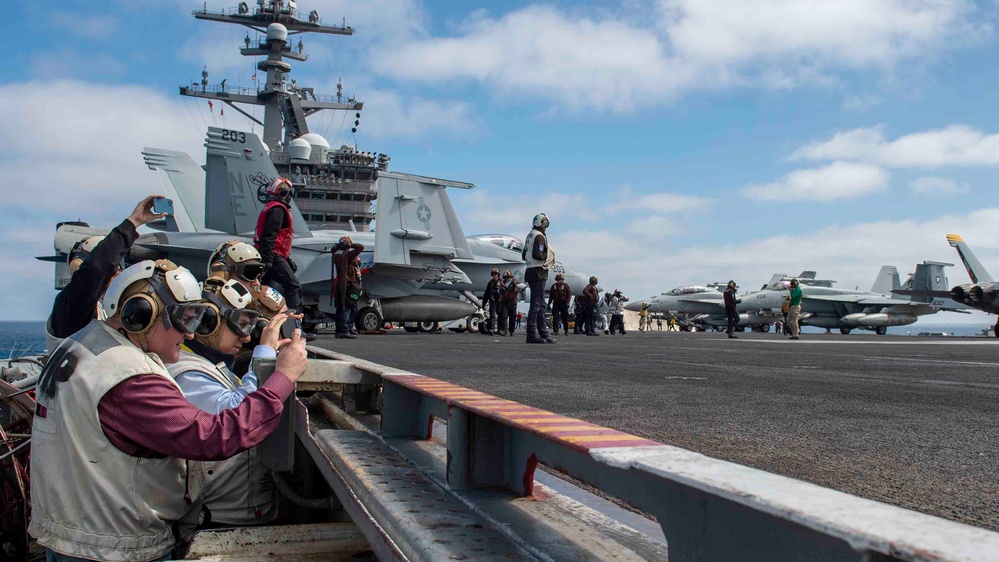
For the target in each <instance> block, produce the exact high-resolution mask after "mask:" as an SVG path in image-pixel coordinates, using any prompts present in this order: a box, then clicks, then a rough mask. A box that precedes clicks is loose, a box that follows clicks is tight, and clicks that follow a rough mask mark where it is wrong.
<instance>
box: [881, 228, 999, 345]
mask: <svg viewBox="0 0 999 562" xmlns="http://www.w3.org/2000/svg"><path fill="white" fill-rule="evenodd" d="M947 242H948V243H949V244H950V245H951V246H952V247H953V248H954V249H955V250H956V251H957V255H958V256H960V258H961V263H963V264H964V268H965V269H966V270H967V271H968V277H970V278H971V284H967V285H957V286H955V287H952V288H951V289H950V290H947V283H946V278H945V279H944V280H943V283H942V284H941V283H939V282H938V283H936V284H935V285H934V286H933V287H932V288H930V289H916V288H906V289H900V290H896V291H894V292H895V293H896V294H899V295H907V296H911V297H913V298H920V297H921V298H926V299H951V300H954V301H956V302H959V303H961V304H964V305H966V306H968V307H971V308H974V309H977V310H981V311H984V312H988V313H990V314H999V299H997V298H996V296H997V293H999V283H997V282H995V281H993V280H992V276H991V275H989V272H988V271H986V270H985V266H983V265H982V263H981V262H980V261H978V258H977V257H975V254H974V253H973V252H972V251H971V248H969V247H968V244H967V243H965V241H964V239H963V238H961V237H960V236H958V235H957V234H948V235H947ZM934 281H938V280H936V279H934ZM992 332H993V334H995V336H996V337H999V320H997V321H996V325H995V326H994V327H993V328H992Z"/></svg>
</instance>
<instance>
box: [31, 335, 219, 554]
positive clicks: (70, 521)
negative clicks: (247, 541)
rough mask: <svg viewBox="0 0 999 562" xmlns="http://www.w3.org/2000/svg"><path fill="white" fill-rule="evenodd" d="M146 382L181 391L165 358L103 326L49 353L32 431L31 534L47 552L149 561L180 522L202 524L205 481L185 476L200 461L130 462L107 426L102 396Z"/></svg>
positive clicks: (168, 544)
mask: <svg viewBox="0 0 999 562" xmlns="http://www.w3.org/2000/svg"><path fill="white" fill-rule="evenodd" d="M149 374H152V375H158V376H161V377H163V378H164V379H165V380H168V381H170V384H173V385H175V386H176V384H177V383H176V382H174V380H173V378H172V377H170V375H169V373H167V370H166V368H165V367H164V366H163V363H162V362H161V361H160V359H159V357H157V356H156V355H154V354H146V353H144V352H143V351H142V350H141V349H139V348H137V347H135V346H134V345H133V344H132V343H131V342H130V341H128V339H126V338H125V337H124V336H122V335H121V334H119V333H118V332H116V331H115V330H113V329H111V328H110V327H109V326H108V325H107V324H105V323H104V322H102V321H100V320H94V321H92V322H91V323H90V324H89V325H87V327H86V328H84V329H82V330H80V331H79V332H77V333H75V334H73V335H72V336H70V337H69V338H66V339H65V340H64V341H63V343H62V344H60V345H59V347H58V348H56V349H54V350H52V356H51V357H50V358H49V361H48V363H47V365H46V367H45V369H44V370H43V371H42V375H41V378H40V379H39V382H38V386H37V399H38V401H37V404H36V410H35V417H34V421H33V423H32V430H31V468H30V470H31V523H30V525H29V526H28V532H30V533H31V535H32V536H34V537H35V538H36V539H37V540H38V543H39V544H41V545H42V546H45V547H47V548H50V549H52V550H54V551H56V552H60V553H63V554H67V555H70V556H76V557H79V558H88V559H95V560H152V559H155V558H159V557H161V556H163V555H165V554H166V553H168V552H170V550H171V549H172V548H173V546H174V536H173V532H172V529H171V527H172V526H173V524H174V522H182V525H183V522H187V521H189V520H190V518H191V517H193V518H195V520H196V518H197V515H198V514H197V511H196V510H195V509H193V508H194V506H195V505H196V504H195V503H194V502H193V499H194V498H197V496H198V494H199V486H200V482H199V480H198V479H197V478H191V477H189V476H190V474H191V473H193V472H196V470H197V465H198V463H196V462H190V463H188V462H187V461H184V460H182V459H177V458H172V457H166V458H141V457H133V456H131V455H128V454H125V453H123V452H122V451H120V450H119V449H118V448H117V447H115V446H114V445H113V444H111V442H110V441H108V439H107V437H106V436H105V435H104V431H103V429H102V428H101V421H100V419H99V417H98V414H97V405H98V404H99V403H100V400H101V398H102V397H103V396H104V395H105V394H106V393H107V392H108V391H109V390H111V389H112V388H114V387H115V386H116V385H117V384H118V383H120V382H122V381H124V380H127V379H129V378H131V377H134V376H138V375H149ZM138 421H139V422H141V420H138ZM189 467H190V470H188V468H189Z"/></svg>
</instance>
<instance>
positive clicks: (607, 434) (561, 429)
mask: <svg viewBox="0 0 999 562" xmlns="http://www.w3.org/2000/svg"><path fill="white" fill-rule="evenodd" d="M385 378H386V379H389V380H391V381H392V382H393V383H395V384H398V385H400V386H402V387H405V388H408V389H410V390H414V391H416V392H419V393H421V394H426V395H428V396H432V397H434V398H436V399H438V400H442V401H444V402H446V403H447V404H455V405H459V406H461V407H462V408H464V409H466V410H468V411H470V412H472V413H475V414H478V415H480V416H483V417H487V418H490V419H494V420H496V421H499V422H502V423H505V424H507V425H510V426H513V427H516V428H518V429H522V430H525V431H529V432H531V433H534V434H536V435H540V436H542V437H545V438H547V439H550V440H552V441H558V442H561V443H563V444H565V445H567V446H569V447H572V448H573V449H577V450H582V451H588V450H590V449H601V448H607V447H655V446H659V445H662V443H657V442H656V441H652V440H649V439H644V438H642V437H638V436H636V435H630V434H628V433H624V432H622V431H618V430H616V429H609V428H606V427H602V426H599V425H596V424H592V423H589V422H585V421H583V420H578V419H575V418H569V417H566V416H563V415H560V414H556V413H553V412H548V411H545V410H541V409H538V408H534V407H531V406H525V405H524V404H520V403H518V402H514V401H512V400H505V399H503V398H498V397H496V396H492V395H490V394H486V393H484V392H479V391H477V390H471V389H468V388H464V387H461V386H458V385H454V384H451V383H449V382H444V381H441V380H437V379H432V378H429V377H424V376H422V375H406V376H395V375H386V376H385Z"/></svg>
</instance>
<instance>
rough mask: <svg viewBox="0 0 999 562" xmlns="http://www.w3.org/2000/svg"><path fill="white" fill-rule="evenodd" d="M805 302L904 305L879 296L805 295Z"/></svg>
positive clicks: (896, 300) (895, 300)
mask: <svg viewBox="0 0 999 562" xmlns="http://www.w3.org/2000/svg"><path fill="white" fill-rule="evenodd" d="M804 298H805V299H807V300H816V301H823V302H841V303H852V304H860V305H884V306H894V305H898V304H905V303H904V302H902V301H899V300H898V299H892V298H888V297H879V296H874V295H872V296H866V295H805V296H804Z"/></svg>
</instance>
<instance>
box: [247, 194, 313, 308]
mask: <svg viewBox="0 0 999 562" xmlns="http://www.w3.org/2000/svg"><path fill="white" fill-rule="evenodd" d="M293 192H294V188H293V187H292V185H291V180H289V179H288V178H280V177H279V178H274V179H273V180H271V182H270V183H269V184H267V187H266V191H265V193H266V195H267V198H268V199H269V201H268V202H267V204H266V205H264V208H263V210H262V211H260V215H259V216H258V217H257V228H256V230H255V232H254V235H253V245H254V247H256V249H257V250H258V251H259V252H260V259H261V261H262V262H263V264H264V266H266V268H267V271H266V273H264V276H263V278H262V279H261V280H260V281H261V283H266V284H268V285H273V284H274V283H277V284H278V285H280V286H281V291H282V293H284V296H285V298H286V299H288V308H289V309H290V310H291V311H292V312H301V310H300V308H301V306H302V285H301V284H300V283H299V282H298V277H296V276H295V272H296V271H297V270H298V266H297V265H295V260H293V259H291V243H292V240H293V239H294V238H295V223H294V218H293V217H292V214H291V195H292V193H293Z"/></svg>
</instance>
